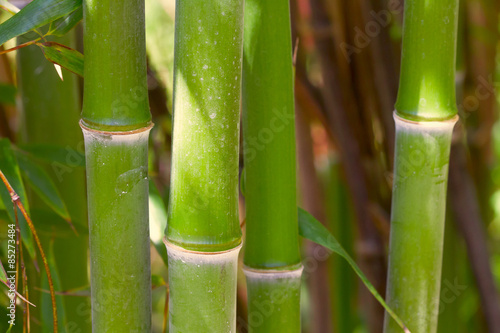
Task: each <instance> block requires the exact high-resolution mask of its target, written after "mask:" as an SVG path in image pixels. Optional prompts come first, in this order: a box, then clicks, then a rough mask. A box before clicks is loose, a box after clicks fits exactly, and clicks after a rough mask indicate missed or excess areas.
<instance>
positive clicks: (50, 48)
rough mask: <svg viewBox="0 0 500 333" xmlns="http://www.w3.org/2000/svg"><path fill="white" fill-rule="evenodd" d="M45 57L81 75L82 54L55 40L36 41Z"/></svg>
mask: <svg viewBox="0 0 500 333" xmlns="http://www.w3.org/2000/svg"><path fill="white" fill-rule="evenodd" d="M36 45H38V46H40V47H41V48H42V51H43V54H44V55H45V58H47V60H49V61H50V62H53V63H54V64H57V65H59V66H61V67H63V68H65V69H67V70H68V71H70V72H73V73H75V74H77V75H79V76H81V77H83V54H81V53H80V52H78V51H77V50H74V49H72V48H70V47H67V46H65V45H62V44H59V43H56V42H45V43H37V44H36Z"/></svg>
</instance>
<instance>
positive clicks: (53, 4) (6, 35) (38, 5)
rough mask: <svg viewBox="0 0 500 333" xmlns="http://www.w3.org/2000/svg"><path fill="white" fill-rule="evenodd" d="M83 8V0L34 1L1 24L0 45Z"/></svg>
mask: <svg viewBox="0 0 500 333" xmlns="http://www.w3.org/2000/svg"><path fill="white" fill-rule="evenodd" d="M81 6H82V0H34V1H32V2H30V3H29V4H27V5H26V7H24V8H23V9H21V11H19V12H18V13H17V14H15V15H14V16H12V17H11V18H9V19H8V20H7V21H5V22H4V23H2V24H0V45H2V44H4V43H5V42H6V41H8V40H10V39H12V38H14V37H17V36H20V35H22V34H24V33H27V32H28V31H31V30H33V29H36V28H39V27H41V26H43V25H46V24H48V23H51V22H52V21H55V20H57V19H58V18H60V17H63V16H65V15H68V14H70V13H71V12H73V11H75V10H76V9H77V8H78V7H81Z"/></svg>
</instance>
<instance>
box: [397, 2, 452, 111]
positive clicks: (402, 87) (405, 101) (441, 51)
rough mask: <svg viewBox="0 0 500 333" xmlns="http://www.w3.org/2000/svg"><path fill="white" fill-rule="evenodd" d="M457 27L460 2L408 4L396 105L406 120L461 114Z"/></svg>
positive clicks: (405, 14) (405, 15) (406, 6)
mask: <svg viewBox="0 0 500 333" xmlns="http://www.w3.org/2000/svg"><path fill="white" fill-rule="evenodd" d="M457 25H458V0H439V1H437V0H409V1H405V12H404V28H403V52H402V57H401V79H400V83H399V93H398V99H397V102H396V110H397V111H398V114H399V115H401V116H402V117H403V118H406V119H414V120H442V119H449V118H452V117H453V116H454V115H455V114H456V113H457V108H456V100H455V58H456V44H457Z"/></svg>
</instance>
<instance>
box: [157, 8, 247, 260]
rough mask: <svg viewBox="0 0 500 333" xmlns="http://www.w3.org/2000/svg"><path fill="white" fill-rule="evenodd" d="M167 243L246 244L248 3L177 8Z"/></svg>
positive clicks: (200, 246) (217, 247)
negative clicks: (243, 150) (243, 175)
mask: <svg viewBox="0 0 500 333" xmlns="http://www.w3.org/2000/svg"><path fill="white" fill-rule="evenodd" d="M175 18H176V30H175V33H176V35H175V60H174V124H173V148H172V151H173V152H172V181H171V192H170V203H169V211H168V213H169V215H168V225H167V231H166V235H167V238H168V240H169V241H170V242H171V243H174V244H176V245H178V246H181V247H183V248H185V249H189V250H197V251H205V252H210V251H223V250H227V249H231V248H234V247H235V246H236V245H238V244H239V243H240V242H241V231H240V227H239V217H238V152H239V135H240V134H239V114H240V112H239V110H240V93H241V89H240V85H241V58H242V45H241V43H242V37H243V1H242V0H218V1H216V0H193V1H180V0H179V1H177V6H176V15H175Z"/></svg>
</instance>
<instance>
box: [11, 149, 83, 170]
mask: <svg viewBox="0 0 500 333" xmlns="http://www.w3.org/2000/svg"><path fill="white" fill-rule="evenodd" d="M18 148H19V149H21V150H22V151H24V152H27V153H29V154H31V155H33V156H34V157H36V158H38V159H41V160H44V161H46V162H50V163H51V165H52V166H62V167H69V168H74V167H85V154H83V153H80V152H79V151H77V150H74V149H72V148H70V147H69V146H67V147H61V146H56V145H48V144H38V143H35V144H26V145H21V146H18ZM54 171H57V170H54ZM56 173H57V172H56Z"/></svg>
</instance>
